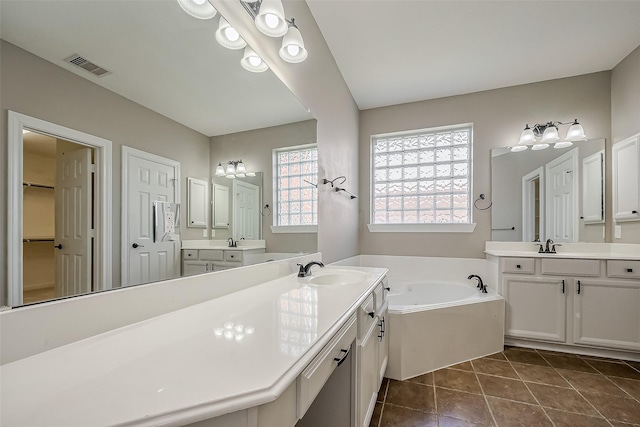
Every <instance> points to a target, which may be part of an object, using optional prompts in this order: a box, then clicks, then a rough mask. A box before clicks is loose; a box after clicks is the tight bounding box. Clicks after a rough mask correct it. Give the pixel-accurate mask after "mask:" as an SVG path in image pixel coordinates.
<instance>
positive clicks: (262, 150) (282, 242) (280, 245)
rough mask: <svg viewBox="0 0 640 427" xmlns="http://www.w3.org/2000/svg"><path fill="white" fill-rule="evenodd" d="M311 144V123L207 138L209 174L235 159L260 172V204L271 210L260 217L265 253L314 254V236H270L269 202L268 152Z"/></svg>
mask: <svg viewBox="0 0 640 427" xmlns="http://www.w3.org/2000/svg"><path fill="white" fill-rule="evenodd" d="M315 143H316V121H315V120H307V121H304V122H298V123H291V124H288V125H281V126H273V127H270V128H263V129H256V130H250V131H246V132H238V133H232V134H228V135H219V136H213V137H211V171H212V174H213V173H214V172H215V167H216V166H217V165H218V163H222V164H223V165H225V162H227V161H229V160H239V159H242V161H243V162H244V164H245V165H246V167H247V168H249V169H248V170H252V171H255V172H262V173H263V180H262V185H263V191H262V205H264V204H268V205H269V206H270V207H271V208H272V214H271V215H270V216H266V217H264V218H262V236H263V237H262V238H263V239H264V240H266V243H267V252H316V251H317V247H318V237H317V233H296V234H273V233H272V232H271V228H270V226H271V225H273V206H274V202H275V201H274V200H273V161H272V150H273V149H274V148H281V147H289V146H292V145H303V144H315ZM225 180H226V183H225ZM218 183H220V184H222V185H228V186H229V187H230V188H231V183H229V180H228V179H226V178H220V181H218ZM229 236H231V234H230V231H229V230H224V229H220V230H216V237H215V239H226V238H228V237H229Z"/></svg>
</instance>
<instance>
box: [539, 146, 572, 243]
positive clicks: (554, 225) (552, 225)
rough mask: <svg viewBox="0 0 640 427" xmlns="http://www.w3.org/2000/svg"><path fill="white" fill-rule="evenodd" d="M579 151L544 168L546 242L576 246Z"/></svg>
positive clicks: (570, 152)
mask: <svg viewBox="0 0 640 427" xmlns="http://www.w3.org/2000/svg"><path fill="white" fill-rule="evenodd" d="M578 171H579V169H578V150H577V149H573V150H571V151H569V152H568V153H565V154H563V155H562V156H560V157H558V158H556V159H554V160H552V161H550V162H549V163H547V164H546V165H545V177H546V186H547V188H546V191H545V193H546V199H547V200H546V206H547V216H546V217H547V221H546V224H547V233H546V237H547V238H548V239H553V241H554V242H575V241H577V239H578V200H577V197H578V183H579V179H578V176H577V175H578Z"/></svg>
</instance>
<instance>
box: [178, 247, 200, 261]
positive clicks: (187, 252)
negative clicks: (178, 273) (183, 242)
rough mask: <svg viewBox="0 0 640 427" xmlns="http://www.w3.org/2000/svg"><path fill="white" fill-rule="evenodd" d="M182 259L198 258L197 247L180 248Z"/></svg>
mask: <svg viewBox="0 0 640 427" xmlns="http://www.w3.org/2000/svg"><path fill="white" fill-rule="evenodd" d="M182 259H198V250H197V249H183V250H182Z"/></svg>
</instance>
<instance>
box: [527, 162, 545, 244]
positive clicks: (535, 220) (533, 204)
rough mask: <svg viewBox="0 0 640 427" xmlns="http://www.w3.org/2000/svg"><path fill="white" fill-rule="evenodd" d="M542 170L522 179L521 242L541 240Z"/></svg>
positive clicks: (542, 218)
mask: <svg viewBox="0 0 640 427" xmlns="http://www.w3.org/2000/svg"><path fill="white" fill-rule="evenodd" d="M543 230H544V169H543V168H542V167H539V168H536V169H535V170H534V171H532V172H530V173H528V174H526V175H525V176H523V177H522V233H523V234H522V241H523V242H539V241H541V240H543V238H544V236H543Z"/></svg>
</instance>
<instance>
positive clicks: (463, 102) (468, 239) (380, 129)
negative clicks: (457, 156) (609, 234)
mask: <svg viewBox="0 0 640 427" xmlns="http://www.w3.org/2000/svg"><path fill="white" fill-rule="evenodd" d="M610 77H611V73H610V72H608V71H605V72H600V73H594V74H588V75H583V76H577V77H571V78H565V79H558V80H550V81H546V82H539V83H532V84H527V85H521V86H514V87H508V88H503V89H496V90H490V91H485V92H478V93H472V94H468V95H460V96H453V97H448V98H440V99H434V100H428V101H421V102H414V103H409V104H402V105H394V106H390V107H382V108H375V109H371V110H365V111H361V112H360V183H361V185H360V199H359V200H360V211H361V216H360V249H361V250H360V252H361V253H363V254H372V255H388V254H394V255H419V256H443V257H468V258H484V252H483V251H484V244H485V241H487V240H490V239H491V210H486V211H479V210H476V209H474V211H473V222H475V223H477V227H476V229H475V231H474V232H473V233H371V232H369V230H368V229H367V227H366V224H367V223H369V215H370V195H369V182H370V169H371V167H370V161H371V160H370V138H371V135H376V134H381V133H388V132H396V131H402V130H411V129H423V128H429V127H436V126H443V125H452V124H458V123H473V133H474V135H473V194H472V198H473V199H475V198H477V197H478V195H479V194H480V193H484V194H485V195H487V197H488V199H489V200H490V199H491V168H490V164H491V154H490V151H489V150H490V149H491V148H497V147H506V146H510V145H513V144H515V143H517V141H518V139H519V137H520V132H522V129H523V128H524V125H525V123H529V124H534V123H542V122H547V121H550V120H553V121H556V120H560V121H563V122H564V121H569V120H572V119H574V118H579V119H580V122H581V123H582V124H583V125H584V127H585V131H586V132H587V135H588V137H589V138H606V139H607V140H609V139H610V134H611V127H610V126H611V118H610V115H611V98H610V96H611V91H610ZM563 130H564V131H565V132H566V130H565V129H563ZM607 147H608V149H609V150H610V144H607ZM608 204H609V205H610V203H608ZM607 215H609V217H610V215H611V214H610V212H608V213H607Z"/></svg>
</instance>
